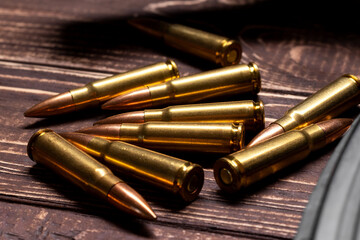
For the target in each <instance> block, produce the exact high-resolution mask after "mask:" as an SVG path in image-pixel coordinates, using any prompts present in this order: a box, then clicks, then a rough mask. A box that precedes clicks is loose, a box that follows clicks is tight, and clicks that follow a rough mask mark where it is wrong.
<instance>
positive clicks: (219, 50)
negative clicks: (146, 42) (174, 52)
mask: <svg viewBox="0 0 360 240" xmlns="http://www.w3.org/2000/svg"><path fill="white" fill-rule="evenodd" d="M129 23H130V24H131V25H133V26H135V27H136V28H138V29H140V30H142V31H144V32H146V33H148V34H151V35H153V36H155V37H158V38H161V39H162V40H163V41H164V42H165V43H166V44H168V45H170V46H172V47H174V48H177V49H179V50H182V51H185V52H187V53H191V54H194V55H196V56H199V57H202V58H204V59H207V60H210V61H212V62H215V63H217V64H220V65H222V66H229V65H234V64H237V63H239V61H240V59H241V53H242V49H241V44H240V42H238V41H236V40H231V39H228V38H226V37H223V36H219V35H216V34H212V33H208V32H205V31H201V30H197V29H194V28H191V27H187V26H183V25H180V24H169V23H166V22H163V21H159V20H155V19H146V18H142V19H141V18H140V19H132V20H129Z"/></svg>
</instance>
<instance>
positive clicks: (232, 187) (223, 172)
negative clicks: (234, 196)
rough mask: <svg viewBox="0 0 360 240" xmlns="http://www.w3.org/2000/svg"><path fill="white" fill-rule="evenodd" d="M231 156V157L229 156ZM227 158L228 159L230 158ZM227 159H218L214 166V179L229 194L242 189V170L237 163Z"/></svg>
mask: <svg viewBox="0 0 360 240" xmlns="http://www.w3.org/2000/svg"><path fill="white" fill-rule="evenodd" d="M229 156H231V155H229ZM229 156H227V157H229ZM227 157H224V158H220V159H218V160H217V161H216V162H215V164H214V177H215V180H216V183H217V185H218V186H219V187H220V188H221V189H222V190H224V191H225V192H228V193H234V192H237V191H238V190H239V189H240V188H242V185H243V184H242V174H241V172H239V170H238V169H240V168H241V166H239V165H238V164H237V163H236V162H235V161H233V160H231V159H227Z"/></svg>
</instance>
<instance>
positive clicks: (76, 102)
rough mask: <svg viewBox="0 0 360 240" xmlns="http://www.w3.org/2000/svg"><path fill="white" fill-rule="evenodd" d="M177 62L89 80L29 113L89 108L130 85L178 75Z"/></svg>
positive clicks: (148, 83) (28, 113)
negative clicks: (92, 80)
mask: <svg viewBox="0 0 360 240" xmlns="http://www.w3.org/2000/svg"><path fill="white" fill-rule="evenodd" d="M178 77H179V72H178V69H177V66H176V64H175V63H174V62H173V61H171V60H168V61H166V62H160V63H156V64H152V65H149V66H146V67H142V68H138V69H134V70H131V71H128V72H125V73H121V74H117V75H114V76H111V77H108V78H104V79H101V80H97V81H94V82H90V83H88V84H86V85H85V86H84V87H81V88H77V89H72V90H70V91H68V92H65V93H61V94H59V95H56V96H54V97H51V98H49V99H47V100H45V101H43V102H41V103H39V104H36V105H34V106H33V107H31V108H30V109H28V110H27V111H26V112H25V113H24V116H25V117H50V116H54V115H59V114H64V113H69V112H74V111H78V110H82V109H85V108H93V107H99V106H100V103H103V102H104V101H106V100H109V99H110V98H113V97H115V96H117V95H119V94H120V93H123V92H126V91H128V90H130V89H134V88H137V87H143V86H147V85H151V84H154V83H160V82H166V81H168V80H171V79H174V78H178Z"/></svg>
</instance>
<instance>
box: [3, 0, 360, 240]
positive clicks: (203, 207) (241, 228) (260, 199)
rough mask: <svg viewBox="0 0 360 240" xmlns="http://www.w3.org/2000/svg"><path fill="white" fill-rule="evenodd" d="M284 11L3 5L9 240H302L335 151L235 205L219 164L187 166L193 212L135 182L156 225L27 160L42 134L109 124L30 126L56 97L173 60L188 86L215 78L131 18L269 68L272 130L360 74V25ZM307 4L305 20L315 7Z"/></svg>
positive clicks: (220, 6) (223, 4)
mask: <svg viewBox="0 0 360 240" xmlns="http://www.w3.org/2000/svg"><path fill="white" fill-rule="evenodd" d="M300 2H301V3H300ZM281 4H284V6H285V8H281V9H286V6H287V5H288V4H287V3H286V1H280V3H273V2H272V1H259V3H257V2H256V1H196V0H194V1H165V0H163V1H110V0H109V1H105V2H104V1H84V0H76V1H51V2H49V1H45V0H33V1H25V0H24V1H11V0H2V1H1V2H0V113H1V114H0V132H1V133H0V238H4V239H17V238H19V239H37V238H48V239H122V238H126V239H138V238H159V239H184V238H188V239H205V238H214V239H220V238H223V239H233V238H238V237H242V238H245V239H291V238H293V237H294V236H295V234H296V231H297V229H298V226H299V223H300V221H301V215H302V212H303V210H304V208H305V206H306V204H307V202H308V198H309V196H310V194H311V192H312V190H313V188H314V186H315V185H316V182H317V179H318V177H319V175H320V173H321V171H322V169H323V168H324V166H325V164H326V162H327V160H328V158H329V156H330V154H331V152H332V150H333V148H334V146H335V145H336V144H331V145H330V146H328V147H327V148H325V149H324V150H321V151H319V152H316V153H313V154H312V155H311V156H310V157H309V158H308V159H306V160H305V161H304V162H303V163H301V164H298V165H296V166H294V167H291V168H289V169H286V170H284V171H282V172H280V173H279V174H277V175H276V176H272V177H270V178H267V179H266V180H265V181H262V182H261V183H259V184H256V185H255V186H253V187H251V188H249V189H247V190H246V191H244V192H242V193H240V194H237V195H233V196H225V195H223V194H222V193H221V191H219V188H218V187H217V185H216V183H215V181H214V178H213V176H212V170H211V164H212V163H213V161H214V160H215V159H216V156H201V155H196V156H192V155H191V156H189V155H188V156H183V157H184V158H186V159H189V160H193V161H196V162H199V163H201V164H203V165H204V166H205V167H206V169H205V176H206V179H205V185H204V188H203V190H202V192H201V193H200V196H199V199H197V200H196V201H195V202H193V203H192V204H190V205H188V206H182V205H181V204H180V203H179V202H177V201H176V200H175V199H173V198H172V197H171V196H168V195H167V194H163V193H162V192H161V191H159V190H157V189H155V188H151V187H149V186H144V185H143V184H142V183H140V182H133V181H130V184H131V185H132V186H133V187H134V188H136V189H137V190H138V191H139V192H141V193H142V194H143V196H144V197H145V198H146V199H147V200H149V203H150V204H151V206H152V207H153V208H154V210H155V212H156V213H157V214H158V220H157V221H155V222H148V221H142V220H137V219H133V218H131V217H129V216H125V215H123V214H122V213H120V212H118V211H114V210H113V209H112V208H111V207H110V206H108V205H107V204H105V203H103V202H101V201H100V200H98V199H96V198H93V197H92V196H89V195H87V194H85V193H83V192H82V191H81V190H79V189H77V188H76V187H74V186H72V185H71V184H70V183H68V182H66V181H63V180H62V179H61V178H60V177H58V176H56V175H55V174H53V173H52V172H50V171H48V170H47V169H46V168H44V167H42V166H39V165H35V163H33V162H32V161H31V160H30V159H29V157H28V156H27V154H26V145H27V141H28V139H29V138H30V136H31V135H32V133H33V132H35V131H36V130H37V129H39V128H52V129H53V130H55V131H73V130H77V129H79V128H82V127H85V126H90V125H92V123H93V122H94V121H96V120H99V119H101V118H103V117H105V116H108V115H110V114H112V113H109V112H102V111H99V110H91V111H86V112H82V113H75V114H72V115H66V116H61V117H56V118H51V119H30V118H25V117H23V112H24V111H25V110H26V109H27V108H29V107H31V106H32V105H34V104H36V103H38V102H39V101H42V100H44V99H46V98H48V97H50V96H53V95H55V94H56V93H59V92H64V91H66V90H68V89H71V88H76V87H80V86H82V85H83V84H85V83H87V82H89V81H92V80H95V79H99V78H103V77H106V76H109V75H111V74H114V73H118V72H123V71H127V70H130V69H132V68H136V67H140V66H143V65H147V64H151V63H154V62H157V61H163V60H165V59H166V58H172V59H174V60H175V62H176V63H177V64H178V66H179V69H180V73H181V75H189V74H193V73H196V72H200V71H204V70H207V69H212V68H215V67H217V66H214V65H211V64H210V63H208V62H205V61H202V60H201V59H197V58H195V57H192V56H189V55H186V54H184V53H181V52H179V51H176V50H173V49H170V48H168V47H165V46H163V45H162V44H161V43H160V42H158V41H155V40H153V39H149V38H146V37H145V36H144V35H142V34H141V33H139V32H137V31H135V30H132V29H131V28H130V27H129V26H127V25H126V19H128V18H129V17H132V16H134V15H148V14H160V15H166V16H167V17H168V18H170V19H172V20H174V19H177V20H178V21H180V22H184V23H187V24H190V25H193V26H196V27H202V28H204V29H206V30H209V31H213V32H216V33H220V34H224V35H228V36H233V37H235V38H237V39H239V40H241V42H242V45H243V58H242V62H244V63H246V62H249V61H254V62H256V63H257V64H258V65H259V67H260V71H261V75H262V82H263V90H262V91H261V93H260V94H259V96H258V98H259V99H261V100H263V101H264V103H265V111H266V124H269V123H270V122H272V121H274V120H275V119H277V118H279V117H281V116H282V114H283V113H284V112H285V111H286V110H287V109H288V108H290V107H292V106H294V105H295V104H297V103H298V102H300V101H301V100H303V99H305V98H306V97H307V96H309V95H310V94H311V93H313V92H315V91H316V90H317V89H319V88H321V87H323V86H325V85H326V84H327V83H329V82H331V81H333V80H335V79H336V78H337V77H339V76H340V75H342V74H344V73H352V74H355V75H359V69H358V66H359V65H360V57H359V56H360V48H359V34H358V33H357V32H356V31H353V30H352V28H351V27H352V24H351V20H353V18H352V17H351V16H347V17H348V18H347V20H348V21H349V24H348V25H346V27H345V29H344V28H340V27H338V26H335V25H334V26H332V23H334V22H333V21H330V20H329V21H330V22H328V21H326V20H328V19H327V18H326V14H320V15H319V16H318V15H316V14H314V12H316V11H315V10H316V9H317V6H315V10H311V11H310V12H309V15H308V16H307V18H304V16H303V15H302V14H299V13H288V12H286V11H285V12H284V11H283V10H280V8H279V7H280V5H281ZM298 4H299V9H300V10H304V9H305V8H306V4H308V2H307V1H305V3H303V1H299V2H298ZM288 7H289V6H288ZM318 8H319V9H320V7H318ZM335 10H336V9H330V11H335ZM300 12H301V11H300ZM344 15H345V13H344ZM215 16H216V17H215ZM322 17H324V18H325V19H323V18H322ZM339 17H343V18H341V19H344V16H343V15H340V16H339ZM283 19H284V21H282V20H283ZM286 19H287V21H286ZM299 19H301V20H299ZM341 21H342V22H341ZM341 21H340V22H339V23H340V24H341V23H344V21H345V20H341ZM314 23H316V24H314ZM342 26H345V24H343V25H342ZM249 97H251V96H236V97H232V98H230V99H247V98H249ZM357 113H358V110H352V112H350V113H349V114H348V115H355V114H357ZM120 177H122V176H120Z"/></svg>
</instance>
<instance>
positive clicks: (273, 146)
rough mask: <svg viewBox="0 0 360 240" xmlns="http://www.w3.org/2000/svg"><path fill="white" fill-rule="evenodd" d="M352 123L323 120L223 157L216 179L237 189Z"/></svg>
mask: <svg viewBox="0 0 360 240" xmlns="http://www.w3.org/2000/svg"><path fill="white" fill-rule="evenodd" d="M351 123H352V119H346V118H342V119H331V120H326V121H322V122H319V123H315V124H312V125H310V126H307V127H305V128H303V129H301V130H292V131H289V132H286V133H284V134H282V135H279V136H276V137H274V138H272V139H270V140H268V141H265V142H262V143H259V144H257V145H255V146H253V147H251V148H245V149H243V150H241V151H238V152H236V153H232V154H230V155H228V156H225V157H223V158H220V159H218V160H217V161H216V162H215V164H214V176H215V179H216V183H217V184H218V185H219V187H220V188H221V189H222V190H224V191H225V192H228V193H233V192H237V191H239V190H240V189H242V188H244V187H247V186H249V185H250V184H253V183H255V182H257V181H259V180H261V179H263V178H265V177H267V176H269V175H270V174H273V173H275V172H277V171H279V170H281V169H283V168H285V167H287V166H289V165H291V164H293V163H295V162H298V161H300V160H302V159H304V158H305V157H306V156H308V155H309V154H310V152H312V151H314V150H317V149H320V148H322V147H324V146H325V145H327V144H328V143H330V142H332V141H334V140H336V139H337V138H338V137H340V136H341V135H342V134H343V133H344V132H345V131H346V130H347V129H348V128H349V126H350V124H351Z"/></svg>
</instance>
